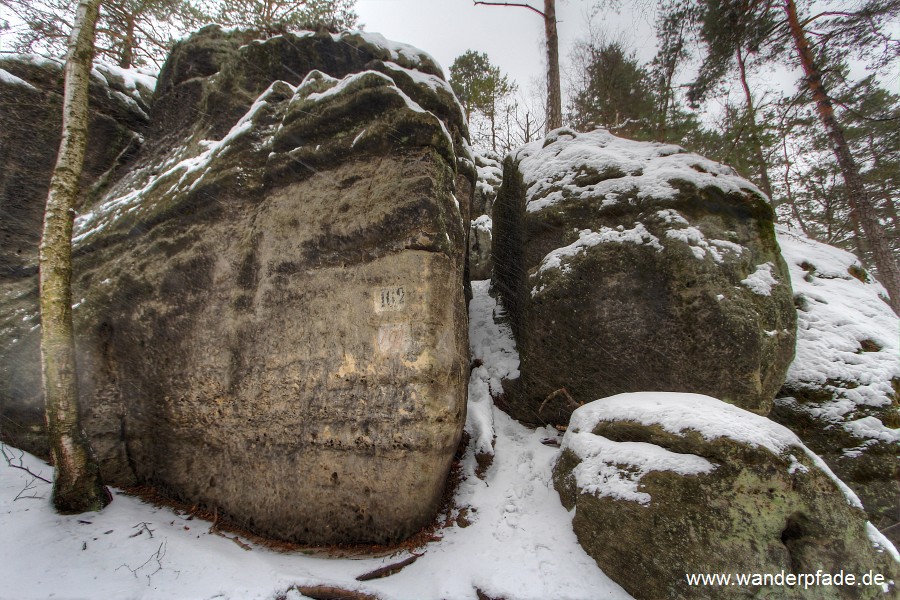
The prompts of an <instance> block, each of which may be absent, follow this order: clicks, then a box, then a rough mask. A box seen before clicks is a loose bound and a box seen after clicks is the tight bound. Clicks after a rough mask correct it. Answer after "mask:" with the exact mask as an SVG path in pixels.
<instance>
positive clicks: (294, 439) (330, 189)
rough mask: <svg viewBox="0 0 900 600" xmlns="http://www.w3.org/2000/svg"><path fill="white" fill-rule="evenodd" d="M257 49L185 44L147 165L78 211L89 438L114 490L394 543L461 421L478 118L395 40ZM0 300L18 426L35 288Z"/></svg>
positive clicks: (169, 71) (427, 64) (424, 508)
mask: <svg viewBox="0 0 900 600" xmlns="http://www.w3.org/2000/svg"><path fill="white" fill-rule="evenodd" d="M242 36H243V34H241V33H239V32H235V33H225V32H223V31H221V30H220V29H218V28H215V27H211V28H207V29H204V30H202V31H201V32H200V33H198V34H196V35H195V36H193V37H192V38H190V39H188V40H187V41H185V42H183V43H181V44H179V45H178V46H177V47H176V48H175V49H174V50H173V53H172V55H171V57H170V59H169V61H168V62H167V63H166V66H165V67H164V69H163V71H162V73H161V74H160V79H159V84H158V89H157V94H158V97H157V100H156V102H155V104H154V107H153V110H152V112H151V115H150V117H151V125H150V129H149V132H148V134H147V141H146V144H145V149H144V150H143V151H142V152H141V154H140V155H139V156H138V157H136V159H135V161H134V166H133V167H132V168H131V169H130V170H129V171H128V172H127V173H125V174H124V175H123V176H122V177H121V178H119V179H118V180H117V181H116V182H115V183H114V184H113V186H112V188H111V190H110V191H109V193H107V194H106V195H105V196H104V197H103V198H101V199H100V200H99V201H98V202H96V203H95V204H93V205H91V206H90V207H89V209H88V210H86V211H84V212H83V213H82V214H81V216H80V217H79V218H78V221H77V223H76V238H75V239H76V253H77V255H78V258H77V260H76V265H75V267H76V276H77V280H76V283H75V298H76V299H77V305H76V309H75V319H76V328H77V335H78V347H79V351H80V353H81V368H82V373H83V374H84V376H83V377H82V381H81V392H82V397H83V398H84V399H85V400H86V406H85V410H84V412H85V427H86V429H87V430H88V433H89V435H90V436H91V440H92V442H93V445H94V449H95V450H96V451H97V453H98V455H99V456H100V458H101V461H102V467H103V472H104V476H105V477H106V478H107V479H108V480H109V481H111V482H112V483H115V484H118V485H124V484H129V483H135V482H143V483H149V484H153V485H155V486H157V487H158V488H160V489H162V490H165V491H167V492H168V493H169V494H171V495H173V496H175V497H177V498H180V499H182V500H186V501H188V502H192V503H199V504H203V505H206V506H209V507H217V508H218V510H219V512H220V514H221V513H224V514H226V515H228V516H230V517H231V518H232V519H234V520H236V521H238V522H240V523H243V524H245V525H246V526H249V527H251V528H253V529H255V530H256V531H259V532H262V533H265V534H268V535H271V536H275V537H279V538H284V539H290V540H298V541H304V542H312V543H341V542H387V541H391V540H396V539H399V538H402V537H404V536H407V535H409V534H411V533H413V532H415V531H416V530H418V529H419V528H421V527H422V526H423V525H425V524H427V523H428V522H429V521H430V520H431V519H432V518H433V516H434V514H435V511H436V508H437V505H438V503H439V501H440V497H441V494H442V492H443V488H444V484H445V481H446V475H447V473H448V470H449V468H450V462H451V460H452V457H453V454H454V451H455V450H456V448H457V445H458V443H459V440H460V436H461V432H462V427H463V423H464V420H465V393H466V375H467V370H466V369H467V366H468V356H467V330H466V304H465V296H464V279H463V277H464V269H465V251H466V228H464V226H463V223H468V222H469V210H470V204H471V194H472V185H473V180H474V166H473V164H472V161H471V157H469V156H467V153H466V152H465V150H464V148H465V147H466V146H465V144H464V137H465V135H467V134H466V131H465V127H464V124H463V117H462V113H461V111H460V109H459V107H458V103H457V102H456V100H455V97H454V96H453V94H452V92H451V90H450V88H449V86H448V85H447V84H446V83H445V82H444V81H443V79H442V78H441V74H440V69H439V67H438V66H437V65H436V64H435V63H434V62H433V60H432V59H430V58H429V57H428V56H427V55H424V54H421V53H420V52H418V51H416V50H415V49H413V48H410V47H409V46H404V45H400V44H394V43H392V42H388V41H387V40H385V39H384V38H382V37H381V36H378V35H373V34H362V33H344V34H340V35H332V34H327V33H320V34H313V33H309V34H304V35H284V36H278V37H276V38H272V39H270V40H268V41H265V42H259V41H253V40H249V39H246V38H244V37H242ZM29 286H30V287H29ZM0 298H3V299H2V300H0V314H2V315H3V318H2V319H3V320H2V321H0V328H2V329H3V331H4V335H3V337H2V341H0V360H2V363H0V364H2V368H3V370H4V373H3V375H4V382H6V385H5V386H4V389H3V390H2V395H3V407H4V411H6V412H15V409H13V408H11V407H17V408H21V407H22V406H26V407H27V406H32V407H34V406H35V405H37V404H38V403H39V402H40V396H39V392H36V391H35V390H39V389H40V386H39V380H38V379H36V378H35V374H36V369H35V368H34V365H35V364H36V363H37V361H38V358H37V354H36V352H35V348H36V337H37V332H36V331H35V330H33V329H31V328H33V327H34V322H35V321H34V319H33V318H32V319H31V320H30V321H28V322H26V323H23V322H22V314H27V315H29V316H31V315H33V311H34V304H33V303H34V282H33V281H28V282H27V284H26V283H22V282H20V284H19V286H18V287H16V288H7V289H5V290H3V291H2V292H0ZM16 311H23V312H16ZM8 409H9V410H8ZM20 413H21V411H20ZM22 425H25V426H27V425H34V423H23V424H22Z"/></svg>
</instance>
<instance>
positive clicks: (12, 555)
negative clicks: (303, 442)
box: [0, 281, 630, 600]
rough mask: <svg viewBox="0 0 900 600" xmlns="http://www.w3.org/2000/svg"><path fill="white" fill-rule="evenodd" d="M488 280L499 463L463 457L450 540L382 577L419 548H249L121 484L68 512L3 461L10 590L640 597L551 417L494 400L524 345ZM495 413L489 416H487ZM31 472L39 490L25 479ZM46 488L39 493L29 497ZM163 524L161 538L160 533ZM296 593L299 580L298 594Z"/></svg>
mask: <svg viewBox="0 0 900 600" xmlns="http://www.w3.org/2000/svg"><path fill="white" fill-rule="evenodd" d="M488 286H489V282H486V281H485V282H475V283H474V284H473V293H474V299H473V300H472V304H471V307H470V321H471V323H472V325H471V327H472V329H471V345H472V348H471V349H472V355H473V358H475V359H477V360H480V361H482V363H483V364H482V365H481V366H480V367H478V368H476V369H475V370H474V371H473V374H472V384H470V387H469V390H470V394H471V397H470V406H471V407H472V408H471V409H470V410H471V412H472V413H474V414H480V415H481V416H482V417H483V426H484V427H485V431H486V434H485V435H487V436H489V437H494V436H496V438H495V440H494V445H493V453H494V457H493V463H492V464H491V466H490V467H489V468H487V469H486V471H485V472H484V473H483V474H482V477H483V479H481V478H479V477H478V476H476V475H475V470H476V468H477V461H476V458H475V448H474V446H473V445H470V446H469V448H468V450H467V452H466V454H465V456H464V457H463V459H462V473H463V476H464V478H465V479H464V481H462V483H461V484H460V486H459V488H458V489H457V492H456V498H455V500H456V505H457V506H458V507H460V508H465V511H463V514H464V515H465V519H466V520H467V521H468V522H469V524H468V526H466V527H463V526H461V525H460V523H461V522H462V524H465V522H464V520H460V519H458V520H457V521H456V523H454V524H452V525H448V526H446V527H445V528H443V529H441V530H439V534H440V535H441V536H442V539H441V540H440V541H434V542H431V543H428V544H427V545H426V546H424V547H422V548H420V549H418V550H417V553H420V554H422V556H421V557H420V558H418V560H417V561H416V562H415V563H413V564H411V565H409V566H407V567H405V568H404V569H403V570H401V571H400V572H399V573H397V574H395V575H391V576H389V577H386V578H383V579H377V580H373V581H368V582H364V583H361V582H358V581H356V579H355V578H356V577H357V576H359V575H361V574H364V573H368V572H370V571H372V570H374V569H376V568H379V567H382V566H386V565H390V564H394V563H396V562H398V561H400V560H403V559H405V558H408V557H409V556H410V555H409V553H408V552H407V551H401V552H398V553H397V554H395V555H391V556H385V557H363V556H358V557H354V558H329V557H326V556H323V555H316V556H309V555H306V554H304V553H302V552H295V553H278V552H275V551H273V550H269V549H267V548H264V547H260V546H257V545H252V546H251V548H252V549H251V550H249V551H247V550H244V549H242V548H241V547H239V546H238V545H237V544H236V543H234V542H233V541H231V540H227V539H224V538H222V537H220V536H218V535H215V534H212V533H210V532H209V526H210V524H209V523H208V522H205V521H201V520H199V519H191V518H190V517H189V516H188V515H185V514H179V513H177V512H175V511H173V510H171V509H169V508H157V507H154V506H151V505H149V504H146V503H144V502H141V501H140V500H137V499H136V498H133V497H130V496H125V495H122V494H121V493H119V492H115V500H114V501H113V503H112V504H111V505H110V506H108V507H107V508H106V509H104V510H103V511H102V512H99V513H88V514H84V515H76V516H62V515H57V514H56V513H55V512H54V511H53V510H52V508H51V506H50V501H49V492H50V485H49V484H46V483H43V482H40V481H33V480H32V478H31V477H30V476H29V475H28V474H27V473H25V472H23V471H21V470H18V469H14V468H11V467H7V466H6V465H4V464H3V463H0V532H2V533H0V548H2V558H0V582H2V584H0V598H2V599H3V600H30V599H38V598H51V597H52V598H58V599H64V600H70V599H71V600H74V599H81V598H84V599H96V598H116V599H124V598H128V599H148V600H149V599H156V598H160V599H162V598H165V599H172V598H177V599H198V600H200V599H204V600H205V599H209V600H213V599H216V600H229V599H234V600H238V599H240V600H252V599H259V600H269V599H274V598H276V597H277V596H278V595H279V594H282V593H284V592H285V591H286V590H288V589H289V588H290V587H291V586H294V585H330V586H337V587H341V588H344V589H352V590H360V591H364V592H366V593H369V594H373V595H375V596H377V597H378V598H381V599H383V600H394V599H397V600H400V599H409V600H428V599H434V600H438V599H447V600H456V599H460V600H462V599H466V600H475V599H476V597H477V592H476V588H477V589H479V590H481V591H482V592H483V593H485V594H487V595H488V596H494V597H504V598H508V599H509V600H525V599H532V598H533V599H546V598H554V599H571V600H579V599H584V600H588V599H590V600H595V599H601V598H611V599H628V598H630V596H629V595H628V594H627V593H626V592H625V591H624V590H622V589H621V588H620V587H619V586H618V585H616V584H615V583H613V582H612V581H611V580H610V579H609V578H607V577H606V576H605V575H604V574H603V573H602V572H601V571H600V569H599V568H598V567H597V565H596V563H595V562H594V561H593V559H591V558H590V557H589V556H588V555H587V554H585V552H584V551H583V550H582V549H581V546H579V545H578V542H577V540H576V538H575V534H574V532H573V531H572V524H571V519H572V515H571V514H570V513H568V512H567V511H566V510H565V509H564V508H563V507H562V505H561V504H560V501H559V496H558V495H557V493H556V491H555V490H554V488H553V484H552V465H553V463H554V462H555V460H556V458H557V456H558V454H559V449H558V448H555V447H548V446H545V445H543V444H542V443H541V441H542V440H543V439H545V438H547V437H556V436H557V434H556V432H555V431H554V430H552V429H538V430H532V429H529V428H526V427H524V426H522V425H520V424H518V423H517V422H516V421H514V420H512V419H511V418H510V417H508V416H507V415H506V414H505V413H503V412H501V411H499V410H498V409H497V408H495V407H493V405H492V402H491V400H490V391H491V390H493V391H494V392H497V391H499V387H498V386H499V383H500V381H499V378H501V377H515V376H516V374H517V372H518V356H517V354H516V351H515V345H514V343H513V341H512V339H511V336H510V334H509V329H508V327H506V326H505V325H502V324H497V322H496V321H495V316H498V317H499V316H501V315H502V311H500V310H499V308H498V307H497V306H496V303H495V302H494V301H493V299H492V298H491V297H490V296H489V295H488ZM488 417H489V418H488ZM23 461H24V463H25V465H27V466H29V467H31V468H32V469H33V470H35V471H39V472H40V474H42V475H43V476H44V477H47V478H48V479H49V478H51V472H52V471H51V469H50V467H48V466H47V465H46V464H44V463H42V462H41V461H39V460H38V459H36V458H34V457H32V456H30V455H24V456H23ZM29 485H33V486H34V488H33V489H26V487H27V486H29ZM20 494H21V495H22V496H37V498H26V497H20V498H19V499H16V497H17V496H18V495H20ZM150 532H152V537H151V535H150ZM288 597H290V598H291V599H292V600H294V599H299V598H301V596H299V594H298V593H296V592H291V594H290V595H289V596H288Z"/></svg>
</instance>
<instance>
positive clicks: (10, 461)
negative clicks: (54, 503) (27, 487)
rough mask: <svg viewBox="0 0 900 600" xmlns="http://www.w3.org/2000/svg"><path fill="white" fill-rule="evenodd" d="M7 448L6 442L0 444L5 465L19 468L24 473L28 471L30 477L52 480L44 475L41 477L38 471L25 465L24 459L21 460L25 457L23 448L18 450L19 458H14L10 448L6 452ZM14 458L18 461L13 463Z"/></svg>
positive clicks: (46, 480) (46, 481)
mask: <svg viewBox="0 0 900 600" xmlns="http://www.w3.org/2000/svg"><path fill="white" fill-rule="evenodd" d="M8 448H9V447H8V446H7V445H6V444H0V450H2V452H3V458H5V459H6V464H7V466H10V467H12V468H13V469H21V470H22V471H25V472H26V473H28V474H29V475H31V476H32V477H34V478H35V479H40V480H41V481H43V482H44V483H53V482H52V481H50V480H49V479H47V478H45V477H41V476H40V475H39V474H38V473H35V472H34V471H32V470H31V469H29V468H28V467H26V466H25V463H24V461H23V459H24V458H25V451H24V450H19V452H20V454H19V458H18V459H16V458H15V455H14V454H13V452H12V450H10V451H9V452H7V449H8ZM14 459H16V460H18V461H19V464H13V460H14Z"/></svg>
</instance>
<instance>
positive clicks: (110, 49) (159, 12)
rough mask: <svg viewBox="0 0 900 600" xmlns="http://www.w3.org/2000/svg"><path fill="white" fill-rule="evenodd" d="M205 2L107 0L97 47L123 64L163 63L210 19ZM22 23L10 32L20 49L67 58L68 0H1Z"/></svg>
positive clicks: (128, 65) (69, 10)
mask: <svg viewBox="0 0 900 600" xmlns="http://www.w3.org/2000/svg"><path fill="white" fill-rule="evenodd" d="M201 1H202V0H105V1H104V2H103V3H102V6H101V13H100V17H99V20H98V25H97V30H96V42H95V51H96V53H97V54H98V55H100V56H103V57H105V58H107V59H109V60H110V61H112V62H115V63H116V64H118V65H119V66H121V67H123V68H129V67H132V66H140V65H147V64H152V65H156V66H159V65H161V64H162V61H163V60H165V57H166V54H168V51H169V49H170V48H171V46H172V44H173V43H174V38H176V37H178V36H180V35H183V34H186V33H188V32H189V31H192V30H193V29H195V28H196V27H198V26H199V25H201V24H203V23H205V22H207V21H208V20H209V18H208V17H207V16H206V14H205V13H204V12H203V10H202V9H201V8H202V7H201ZM0 7H2V8H3V9H4V10H6V11H9V12H10V13H11V14H12V15H14V16H15V19H16V21H17V22H19V23H20V25H19V26H17V27H16V28H15V30H14V31H13V32H11V33H10V34H9V35H10V36H11V37H12V47H13V48H14V49H15V50H16V51H18V52H38V53H46V54H50V55H53V56H63V55H64V54H65V52H66V49H67V40H68V33H69V31H71V30H72V26H73V18H74V13H73V12H72V3H71V2H69V1H68V0H0Z"/></svg>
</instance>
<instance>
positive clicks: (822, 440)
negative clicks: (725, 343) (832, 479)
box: [770, 227, 900, 544]
mask: <svg viewBox="0 0 900 600" xmlns="http://www.w3.org/2000/svg"><path fill="white" fill-rule="evenodd" d="M777 230H778V240H779V245H780V246H781V248H782V250H783V251H784V257H785V260H786V261H787V264H788V266H789V267H790V270H791V278H792V280H793V287H794V294H795V303H796V305H797V315H798V328H797V357H796V359H795V360H794V362H793V363H792V364H791V368H790V369H789V370H788V375H787V381H786V382H785V385H784V387H783V388H782V389H781V391H780V392H779V393H778V398H776V399H775V406H774V408H773V410H772V413H771V414H770V418H772V419H774V420H775V421H777V422H779V423H781V424H782V425H785V426H786V427H788V428H790V429H791V430H793V431H794V432H795V433H796V434H797V435H798V436H799V437H800V438H801V439H802V440H803V443H804V444H806V445H807V446H809V448H810V449H812V450H813V451H814V452H816V453H817V454H818V455H820V456H821V457H822V458H823V459H824V460H825V462H827V463H828V465H829V466H830V467H831V468H832V469H834V472H835V473H837V475H838V476H839V477H840V478H841V479H842V480H843V481H845V482H846V483H847V484H848V485H849V486H850V487H851V488H853V490H854V491H855V492H856V493H857V494H858V495H859V496H860V498H861V499H862V501H863V505H864V506H865V507H866V511H867V512H868V514H869V518H870V519H871V520H872V522H873V523H874V524H875V525H876V526H877V527H878V528H879V529H882V528H883V529H885V530H886V532H885V535H887V536H888V538H890V539H891V541H893V542H894V543H895V544H900V527H897V525H896V524H897V523H898V522H900V360H898V356H900V344H898V339H897V331H898V330H900V320H898V319H897V315H895V314H894V313H893V311H892V310H891V309H890V307H889V306H888V305H887V303H885V301H884V300H882V298H881V297H879V293H880V294H882V295H885V296H886V293H885V292H884V290H883V288H882V287H881V285H879V284H878V283H876V282H874V281H873V280H872V279H871V277H870V276H869V275H868V274H867V273H866V272H865V270H864V269H863V268H862V266H861V265H860V264H859V261H858V259H857V258H856V257H855V256H853V255H852V254H850V253H849V252H845V251H843V250H839V249H837V248H833V247H831V246H827V245H825V244H821V243H818V242H815V241H813V240H810V239H808V238H806V237H805V236H803V235H801V234H800V233H798V232H796V231H791V230H789V229H787V228H784V227H778V228H777ZM892 526H893V527H892Z"/></svg>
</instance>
